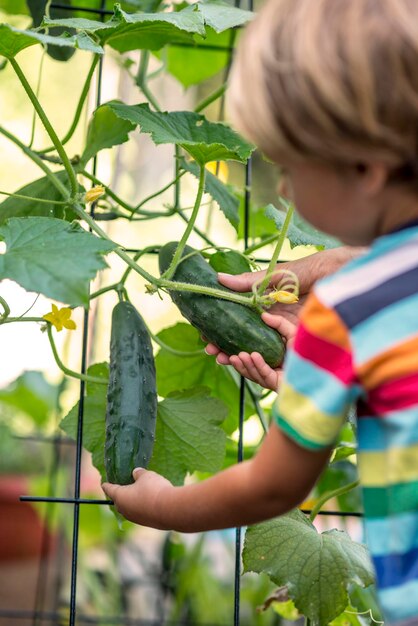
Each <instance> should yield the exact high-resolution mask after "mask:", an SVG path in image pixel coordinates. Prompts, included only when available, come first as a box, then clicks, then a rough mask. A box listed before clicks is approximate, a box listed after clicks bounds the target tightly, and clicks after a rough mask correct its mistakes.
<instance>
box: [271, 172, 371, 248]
mask: <svg viewBox="0 0 418 626" xmlns="http://www.w3.org/2000/svg"><path fill="white" fill-rule="evenodd" d="M281 169H282V171H283V175H284V181H283V182H281V184H280V187H279V193H280V192H281V193H282V194H283V195H287V196H288V197H289V198H290V199H291V200H292V201H293V202H294V203H295V206H296V208H297V210H298V212H299V213H300V214H301V215H302V217H304V218H305V219H306V220H307V221H308V222H310V223H311V224H312V225H313V226H315V227H316V228H318V229H319V230H322V231H324V232H325V233H328V234H330V235H333V236H334V237H337V238H338V239H339V240H340V241H342V242H344V243H346V244H349V245H353V246H365V245H369V244H370V243H371V241H372V240H373V239H374V238H375V237H376V236H377V235H378V234H380V233H378V232H376V231H377V229H378V222H379V215H378V211H377V209H376V206H375V203H374V202H373V201H372V200H371V199H370V197H369V196H368V195H367V194H365V193H364V185H362V182H361V175H360V174H359V173H358V172H356V171H355V170H354V168H353V171H352V173H351V172H350V171H349V170H348V168H347V172H344V173H342V172H340V171H338V170H336V169H334V168H331V167H329V166H326V165H322V164H318V163H314V162H306V163H291V162H283V163H282V164H281Z"/></svg>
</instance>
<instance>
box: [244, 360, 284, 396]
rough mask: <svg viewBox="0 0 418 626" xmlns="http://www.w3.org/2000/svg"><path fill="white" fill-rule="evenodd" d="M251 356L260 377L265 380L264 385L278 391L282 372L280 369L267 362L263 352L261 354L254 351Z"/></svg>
mask: <svg viewBox="0 0 418 626" xmlns="http://www.w3.org/2000/svg"><path fill="white" fill-rule="evenodd" d="M251 358H252V362H253V368H254V370H255V371H256V372H257V375H258V377H259V379H260V380H262V381H264V384H263V387H266V388H268V389H271V390H272V391H277V388H278V386H279V382H280V380H281V375H282V372H281V371H280V370H277V369H273V368H272V367H270V365H268V364H267V363H266V362H265V360H264V359H263V357H262V356H261V354H259V353H258V352H253V353H252V354H251ZM259 384H261V383H259Z"/></svg>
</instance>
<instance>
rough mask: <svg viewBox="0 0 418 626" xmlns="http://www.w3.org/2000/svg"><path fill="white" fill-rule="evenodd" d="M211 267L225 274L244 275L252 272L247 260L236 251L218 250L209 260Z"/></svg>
mask: <svg viewBox="0 0 418 626" xmlns="http://www.w3.org/2000/svg"><path fill="white" fill-rule="evenodd" d="M209 263H210V265H211V266H212V267H213V269H214V270H216V271H217V272H224V273H225V274H242V273H243V272H251V265H250V263H249V261H248V259H247V258H245V256H244V255H242V254H240V253H239V252H235V251H234V250H218V252H215V254H212V255H211V256H210V259H209Z"/></svg>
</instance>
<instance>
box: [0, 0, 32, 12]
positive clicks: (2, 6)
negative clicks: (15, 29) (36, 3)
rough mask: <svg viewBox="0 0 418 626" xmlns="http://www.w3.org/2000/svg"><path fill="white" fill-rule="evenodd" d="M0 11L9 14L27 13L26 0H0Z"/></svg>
mask: <svg viewBox="0 0 418 626" xmlns="http://www.w3.org/2000/svg"><path fill="white" fill-rule="evenodd" d="M0 11H3V12H4V13H10V14H11V15H28V13H29V11H28V7H27V4H26V0H0Z"/></svg>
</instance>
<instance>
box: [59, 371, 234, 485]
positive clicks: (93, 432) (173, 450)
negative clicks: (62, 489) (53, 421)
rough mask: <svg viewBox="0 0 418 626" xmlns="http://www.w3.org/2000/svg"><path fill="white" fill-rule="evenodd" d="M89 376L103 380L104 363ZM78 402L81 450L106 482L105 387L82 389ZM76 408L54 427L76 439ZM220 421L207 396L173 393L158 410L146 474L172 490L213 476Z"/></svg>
mask: <svg viewBox="0 0 418 626" xmlns="http://www.w3.org/2000/svg"><path fill="white" fill-rule="evenodd" d="M87 373H88V374H89V375H91V376H96V377H99V378H103V379H104V380H106V381H107V380H108V377H109V367H108V364H107V363H98V364H96V365H92V366H91V367H89V369H88V372H87ZM86 391H87V393H86V396H85V398H84V419H83V446H84V447H85V448H86V450H89V451H90V452H91V453H92V461H93V464H94V466H95V467H96V468H97V469H98V471H99V472H100V475H101V477H102V479H103V480H105V479H106V473H105V467H104V445H105V429H106V427H105V416H106V392H107V386H106V385H99V384H95V383H87V390H86ZM78 410H79V403H78V402H77V404H76V405H75V406H74V407H73V408H72V409H71V410H70V411H69V413H68V414H67V415H66V416H65V417H64V419H63V420H62V421H61V424H60V427H61V428H62V429H63V430H64V431H65V432H66V433H67V435H68V436H69V437H71V438H73V439H76V438H77V424H78ZM225 415H226V408H225V406H224V404H223V403H222V402H221V401H219V400H217V399H216V398H211V397H210V396H209V393H208V390H206V389H202V388H200V389H192V390H189V391H187V392H177V394H173V395H172V397H170V398H166V399H165V400H163V401H162V402H160V403H159V405H158V417H157V429H156V441H155V445H154V451H153V456H152V459H151V462H150V466H149V467H150V469H154V470H155V471H157V472H160V473H161V474H163V475H164V476H166V477H167V478H168V479H169V480H171V481H172V482H173V483H174V484H181V483H182V482H183V480H184V477H185V475H186V474H187V473H188V472H189V473H192V472H193V471H195V470H204V471H211V472H215V471H217V470H219V469H220V467H221V466H222V462H223V459H224V456H225V445H226V436H225V433H224V431H223V430H222V429H221V428H219V425H220V424H221V423H222V421H223V419H224V418H225Z"/></svg>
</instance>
